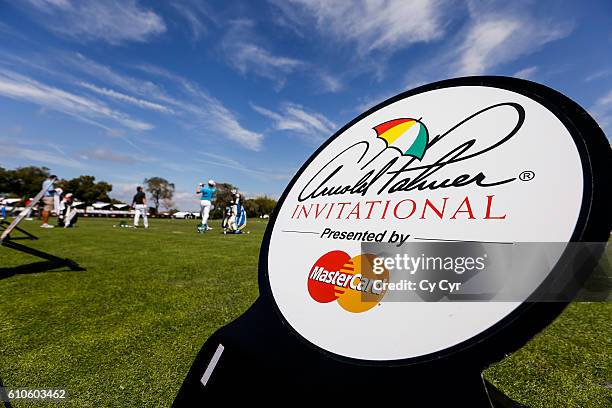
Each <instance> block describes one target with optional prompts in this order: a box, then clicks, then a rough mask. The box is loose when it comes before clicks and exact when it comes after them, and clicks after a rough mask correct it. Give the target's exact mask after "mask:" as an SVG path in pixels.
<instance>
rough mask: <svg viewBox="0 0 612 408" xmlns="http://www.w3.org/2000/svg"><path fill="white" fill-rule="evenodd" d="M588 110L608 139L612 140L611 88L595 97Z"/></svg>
mask: <svg viewBox="0 0 612 408" xmlns="http://www.w3.org/2000/svg"><path fill="white" fill-rule="evenodd" d="M589 111H590V112H591V114H592V115H593V116H594V117H595V119H597V122H598V123H599V126H601V128H602V129H603V130H604V132H606V136H607V137H608V140H612V90H610V91H608V92H607V93H606V94H604V95H602V96H601V97H600V98H599V99H597V101H595V104H593V106H591V108H590V109H589ZM611 143H612V142H611Z"/></svg>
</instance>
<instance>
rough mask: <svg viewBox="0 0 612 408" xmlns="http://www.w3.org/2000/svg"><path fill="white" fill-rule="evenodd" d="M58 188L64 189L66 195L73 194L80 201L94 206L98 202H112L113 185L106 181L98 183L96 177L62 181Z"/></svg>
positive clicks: (80, 177) (81, 177) (58, 183)
mask: <svg viewBox="0 0 612 408" xmlns="http://www.w3.org/2000/svg"><path fill="white" fill-rule="evenodd" d="M56 186H58V187H60V188H62V189H63V190H64V193H72V194H74V196H75V197H76V198H78V199H79V200H82V201H84V202H85V203H87V204H88V205H89V204H93V203H95V202H96V201H104V202H111V198H110V196H109V193H110V192H111V190H112V189H113V186H112V184H109V183H107V182H105V181H99V182H96V178H95V177H94V176H79V177H76V178H73V179H71V180H61V181H59V182H57V183H56Z"/></svg>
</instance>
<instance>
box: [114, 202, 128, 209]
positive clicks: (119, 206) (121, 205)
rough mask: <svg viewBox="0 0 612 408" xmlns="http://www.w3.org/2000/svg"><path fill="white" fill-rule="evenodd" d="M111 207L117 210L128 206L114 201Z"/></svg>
mask: <svg viewBox="0 0 612 408" xmlns="http://www.w3.org/2000/svg"><path fill="white" fill-rule="evenodd" d="M113 207H115V208H116V209H118V210H121V209H123V208H126V207H129V205H128V204H125V203H115V204H113Z"/></svg>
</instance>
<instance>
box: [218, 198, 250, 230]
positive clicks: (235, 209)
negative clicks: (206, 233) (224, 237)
mask: <svg viewBox="0 0 612 408" xmlns="http://www.w3.org/2000/svg"><path fill="white" fill-rule="evenodd" d="M246 221H247V217H246V210H245V209H244V207H243V206H242V204H241V203H240V200H239V199H237V200H236V201H235V202H234V201H232V202H231V203H230V204H228V205H227V207H225V217H224V218H223V233H224V234H242V229H243V228H244V227H245V226H246Z"/></svg>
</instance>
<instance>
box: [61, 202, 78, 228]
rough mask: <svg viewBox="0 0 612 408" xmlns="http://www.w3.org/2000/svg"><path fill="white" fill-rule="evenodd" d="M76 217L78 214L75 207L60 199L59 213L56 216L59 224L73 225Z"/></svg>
mask: <svg viewBox="0 0 612 408" xmlns="http://www.w3.org/2000/svg"><path fill="white" fill-rule="evenodd" d="M78 219H79V214H78V212H77V210H76V208H74V207H73V206H72V204H69V203H68V202H66V201H64V200H62V202H61V203H60V210H59V214H58V216H57V222H58V224H59V226H60V227H64V228H71V227H74V226H75V224H76V222H77V221H78Z"/></svg>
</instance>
